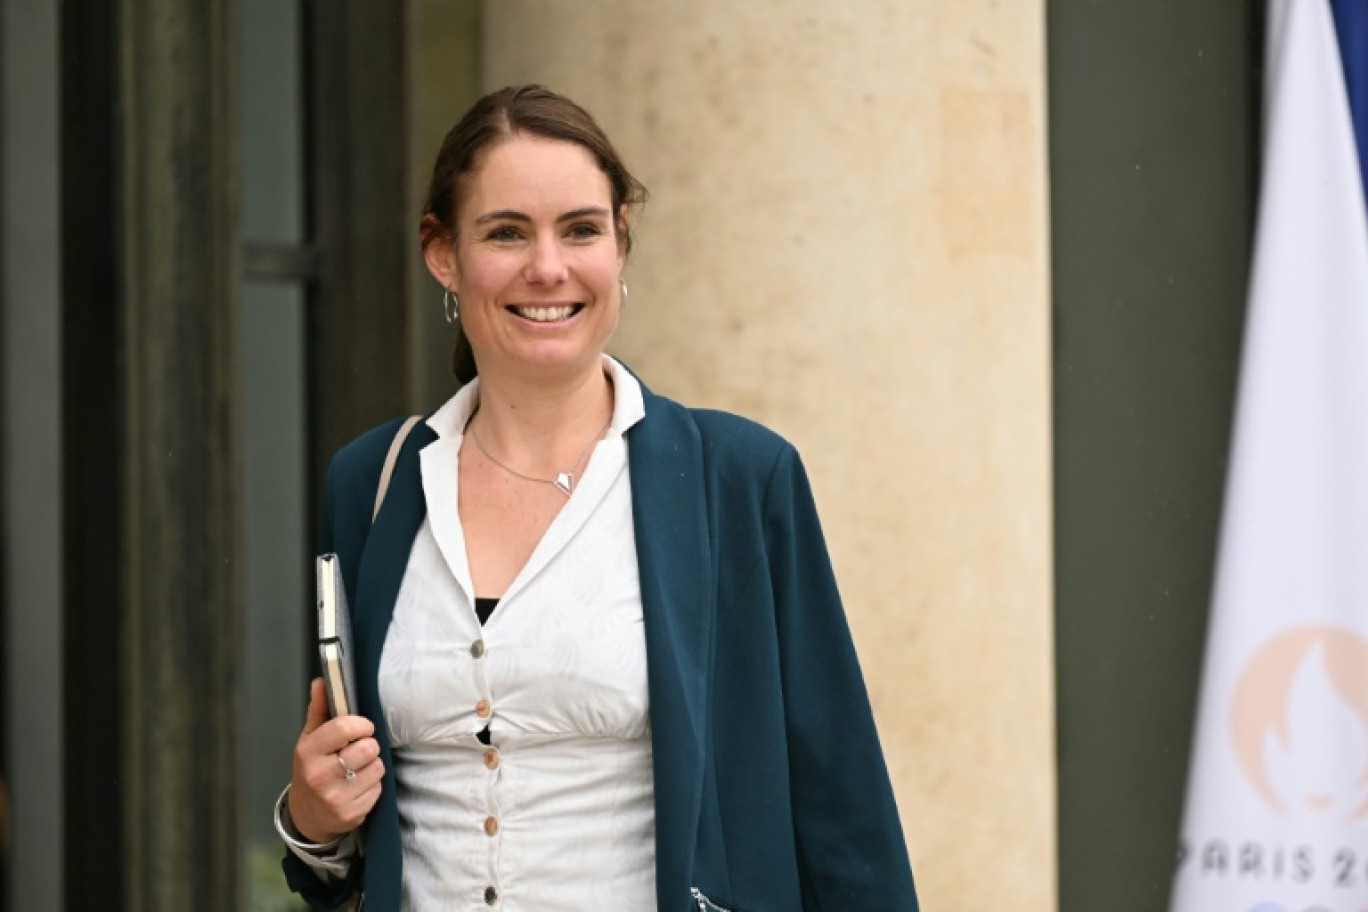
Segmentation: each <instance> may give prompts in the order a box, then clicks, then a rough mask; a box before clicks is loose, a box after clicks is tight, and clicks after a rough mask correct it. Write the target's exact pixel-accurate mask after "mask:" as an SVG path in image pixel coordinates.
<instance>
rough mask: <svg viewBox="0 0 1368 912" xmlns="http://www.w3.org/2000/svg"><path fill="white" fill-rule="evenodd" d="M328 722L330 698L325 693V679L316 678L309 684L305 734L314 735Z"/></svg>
mask: <svg viewBox="0 0 1368 912" xmlns="http://www.w3.org/2000/svg"><path fill="white" fill-rule="evenodd" d="M327 721H328V697H327V695H326V694H325V693H324V692H323V679H322V678H314V679H313V681H312V682H311V683H310V684H309V711H308V713H307V714H306V715H305V717H304V734H306V735H309V734H312V733H313V732H314V730H315V729H317V728H318V726H320V725H322V724H323V723H324V722H327Z"/></svg>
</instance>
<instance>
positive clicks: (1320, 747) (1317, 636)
mask: <svg viewBox="0 0 1368 912" xmlns="http://www.w3.org/2000/svg"><path fill="white" fill-rule="evenodd" d="M1317 658H1319V659H1320V661H1319V662H1316V661H1315V660H1316V659H1317ZM1311 716H1314V720H1313V719H1310V718H1307V717H1311ZM1327 720H1331V721H1330V722H1329V724H1327ZM1230 723H1231V736H1232V738H1233V741H1234V747H1235V755H1236V756H1237V757H1238V758H1239V763H1240V767H1241V768H1242V769H1243V770H1244V772H1245V775H1246V776H1248V777H1249V781H1250V783H1251V784H1252V785H1253V786H1254V789H1255V791H1257V792H1258V793H1259V795H1260V797H1262V798H1263V799H1264V801H1265V802H1266V803H1267V804H1268V805H1269V807H1271V808H1273V810H1275V811H1277V812H1278V813H1279V814H1282V815H1283V816H1292V815H1293V813H1294V812H1296V813H1301V812H1304V811H1311V812H1326V811H1329V810H1332V809H1333V808H1334V807H1336V806H1342V805H1343V803H1344V801H1345V800H1346V799H1347V800H1348V801H1349V808H1348V809H1349V812H1350V817H1351V818H1352V819H1353V820H1355V821H1357V820H1362V819H1364V818H1365V817H1368V640H1365V639H1363V638H1362V637H1360V636H1357V635H1356V634H1354V633H1352V632H1350V631H1348V630H1344V629H1341V628H1336V627H1324V626H1317V627H1299V628H1295V629H1292V630H1288V631H1285V632H1283V633H1281V634H1279V635H1277V636H1275V637H1274V638H1273V639H1271V640H1269V641H1268V642H1267V643H1266V644H1264V646H1263V647H1262V648H1261V649H1259V651H1258V652H1256V653H1255V654H1254V655H1253V657H1252V658H1250V660H1249V662H1248V663H1247V664H1246V665H1245V668H1244V671H1243V672H1242V673H1241V675H1240V678H1239V680H1238V682H1237V683H1236V686H1235V695H1234V699H1233V700H1232V704H1231V716H1230ZM1270 735H1271V736H1272V737H1271V738H1270ZM1274 770H1281V771H1283V773H1284V775H1282V776H1277V775H1274V774H1273V772H1274ZM1327 771H1330V774H1329V775H1326V773H1327ZM1335 771H1339V772H1340V773H1342V774H1343V775H1336V774H1335Z"/></svg>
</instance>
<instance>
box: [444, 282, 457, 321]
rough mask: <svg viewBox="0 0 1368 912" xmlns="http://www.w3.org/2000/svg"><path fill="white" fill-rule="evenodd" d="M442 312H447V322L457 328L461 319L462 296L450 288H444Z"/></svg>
mask: <svg viewBox="0 0 1368 912" xmlns="http://www.w3.org/2000/svg"><path fill="white" fill-rule="evenodd" d="M442 310H444V311H446V321H447V322H448V323H450V324H451V325H452V326H455V325H456V324H457V323H458V322H460V319H461V296H460V295H458V294H457V293H456V292H454V291H452V290H451V289H450V288H443V289H442Z"/></svg>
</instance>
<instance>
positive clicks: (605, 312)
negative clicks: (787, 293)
mask: <svg viewBox="0 0 1368 912" xmlns="http://www.w3.org/2000/svg"><path fill="white" fill-rule="evenodd" d="M643 198H644V190H643V188H642V187H641V185H640V184H639V183H637V181H636V180H635V179H634V178H633V177H632V176H631V175H630V174H629V173H628V172H627V170H626V168H625V167H624V166H623V164H622V162H621V160H620V159H619V158H618V155H617V153H616V152H615V151H614V150H613V148H612V146H611V144H610V143H609V142H608V140H607V138H606V137H605V136H604V135H603V133H602V131H601V130H600V129H599V127H598V126H597V124H595V123H594V121H593V120H592V119H591V118H590V117H589V115H588V114H587V113H585V112H584V111H583V110H582V109H580V108H579V107H578V106H576V105H575V104H574V103H573V102H571V101H569V100H568V99H565V98H563V97H560V96H558V95H556V94H554V93H552V92H549V91H547V90H546V89H543V88H540V87H537V86H524V87H518V88H509V89H504V90H502V91H499V92H495V93H493V94H491V95H489V96H486V97H485V98H484V99H482V100H481V101H480V102H478V103H477V104H476V105H475V107H474V108H472V109H471V111H470V112H469V113H468V114H467V115H466V116H465V117H464V118H463V119H462V120H461V122H460V123H459V124H457V125H456V127H455V128H454V129H453V130H452V131H451V133H450V134H449V135H448V136H447V138H446V140H445V141H444V143H443V145H442V148H441V151H440V153H439V155H438V159H437V165H436V168H435V170H434V174H433V180H432V186H431V191H430V193H429V200H428V206H427V211H426V214H425V215H424V217H423V222H422V240H423V250H424V257H425V259H426V262H427V266H428V269H429V270H430V271H431V273H432V275H433V276H434V277H435V278H436V279H437V281H438V282H439V283H440V284H441V285H442V287H443V288H444V289H445V290H446V304H447V307H448V318H449V319H451V320H452V321H453V322H455V323H456V325H457V327H458V338H457V344H456V352H455V356H454V359H453V361H454V367H455V370H456V374H457V377H458V379H459V380H460V381H461V382H462V384H463V386H462V387H461V389H460V391H459V392H458V393H457V394H456V396H455V397H453V398H452V399H451V400H450V401H449V402H447V403H446V404H445V405H444V406H442V407H441V408H440V409H438V410H437V412H435V413H434V414H433V415H432V416H430V417H429V418H428V419H427V420H426V421H425V422H423V423H421V424H418V425H417V426H416V427H415V428H414V430H413V431H412V433H411V434H410V435H409V436H408V437H407V439H406V440H404V441H403V443H402V445H401V448H400V449H399V450H398V456H397V459H396V461H395V463H394V468H393V474H392V476H391V478H392V480H391V481H390V482H389V484H388V487H387V488H386V489H385V492H384V494H383V498H384V499H383V505H382V506H381V508H380V510H379V512H378V514H376V515H375V518H374V522H373V524H372V507H373V505H374V503H375V500H376V495H377V491H378V490H379V489H380V480H379V479H380V476H381V473H382V464H383V463H384V462H385V460H386V454H387V453H388V452H389V451H390V449H391V447H392V445H393V443H394V441H395V440H396V434H397V432H398V429H399V426H400V422H398V421H396V422H392V423H390V424H387V425H384V426H382V427H380V428H377V429H375V430H373V431H371V432H370V433H368V434H366V435H364V436H362V437H361V438H359V439H358V440H356V441H355V442H353V443H352V444H350V445H349V446H347V447H345V448H344V449H343V450H341V451H340V452H339V453H338V454H337V456H336V457H335V458H334V461H333V465H332V468H331V470H330V472H329V477H328V485H327V515H326V516H325V523H324V542H323V547H324V549H326V550H333V551H336V552H337V553H338V554H339V555H340V558H341V560H342V564H343V568H344V577H345V579H346V582H347V591H348V592H349V593H351V595H352V598H351V605H352V613H353V633H354V637H355V643H356V652H357V677H358V686H359V703H360V707H361V710H362V715H360V716H346V717H342V718H338V719H333V720H330V721H329V720H327V711H326V707H325V703H324V699H323V694H322V688H321V686H320V684H319V682H317V681H315V682H314V685H313V688H312V691H311V696H310V707H309V714H308V719H307V721H306V723H305V727H304V732H303V734H302V735H301V736H300V740H299V743H298V746H297V747H296V750H295V757H294V773H293V776H292V778H291V782H290V786H289V788H288V789H287V790H286V792H285V794H284V795H282V796H281V802H280V803H279V804H278V805H277V823H278V826H279V827H280V828H281V832H282V835H284V836H285V837H286V840H287V842H288V843H289V844H290V854H288V855H287V856H286V859H285V870H286V875H287V878H288V879H289V881H290V884H291V886H292V887H293V888H294V889H295V890H297V891H298V892H300V893H301V894H303V895H304V896H305V897H306V898H307V899H308V900H309V902H310V903H311V904H312V905H314V906H315V907H316V908H336V907H339V906H341V905H343V904H344V903H345V902H346V901H347V900H348V898H349V897H353V896H354V895H356V894H357V893H358V892H359V893H360V894H361V895H362V896H363V897H364V898H363V899H362V902H363V905H364V908H365V909H366V910H399V909H421V910H428V909H449V908H487V907H498V908H505V909H508V910H512V912H523V910H528V912H531V910H535V912H555V910H588V909H594V910H601V909H615V910H624V912H628V910H630V912H641V910H646V909H660V910H664V912H684V910H686V909H687V910H708V909H729V910H735V912H762V910H776V912H777V910H796V909H807V910H816V909H823V910H843V912H845V910H893V909H897V910H915V909H916V908H917V901H916V897H915V892H914V889H913V884H912V875H911V871H910V869H909V867H908V863H907V854H906V849H905V847H904V844H903V837H902V833H901V829H900V826H899V821H898V814H897V810H896V808H895V806H894V802H893V794H892V790H891V788H890V785H889V781H888V775H887V772H886V770H885V767H884V762H883V758H882V756H881V753H880V749H879V744H878V737H877V733H876V731H875V728H874V722H873V717H872V714H871V712H870V708H869V702H868V699H867V697H866V694H865V690H864V685H863V683H862V680H861V677H860V672H859V668H858V665H857V663H856V658H855V653H854V650H853V647H852V645H851V640H850V635H849V631H848V629H847V627H846V622H845V618H844V615H843V613H842V610H841V604H840V598H839V595H838V593H837V590H836V585H835V581H834V579H833V577H832V573H831V568H830V562H829V560H828V557H827V554H826V550H825V545H824V543H823V539H822V535H821V531H820V528H819V526H818V521H817V516H816V513H815V509H814V506H813V502H812V496H811V493H810V491H809V488H808V484H807V480H806V477H805V475H804V473H803V469H802V466H801V464H800V462H799V459H798V456H797V454H796V453H795V451H794V450H793V449H792V447H790V446H789V445H788V444H787V443H785V442H784V441H783V440H781V439H780V438H778V437H777V436H776V435H774V434H772V433H771V432H769V431H767V430H765V429H763V428H761V427H759V426H757V425H755V424H753V423H750V422H748V421H745V420H744V419H741V418H737V417H735V416H731V415H726V414H722V413H718V412H706V411H691V410H688V409H685V408H683V407H681V406H679V405H677V404H675V403H673V402H670V401H669V400H666V399H664V398H661V397H659V396H655V395H653V394H652V393H651V392H650V391H649V390H647V389H646V388H645V387H644V386H643V385H641V384H640V383H639V382H638V381H637V380H636V378H635V377H633V376H632V374H630V373H629V372H628V371H627V370H626V369H625V368H624V367H622V365H620V364H618V363H617V362H615V361H613V360H612V359H611V358H608V357H607V356H606V355H605V354H604V347H605V346H606V345H607V343H608V340H609V339H610V338H611V336H612V334H613V330H614V328H615V327H616V326H617V321H618V318H619V315H620V312H621V309H622V307H623V305H624V302H625V298H626V294H627V288H626V285H625V283H623V281H622V278H621V275H622V267H623V265H624V263H625V261H626V258H627V255H628V252H629V251H630V249H631V234H630V224H629V215H630V214H631V212H632V211H633V209H634V207H635V206H637V205H638V204H639V203H640V202H641V201H642V200H643ZM363 822H364V824H365V826H364V827H362V826H361V824H362V823H363ZM363 834H364V839H363V838H362V836H363ZM363 842H364V845H363Z"/></svg>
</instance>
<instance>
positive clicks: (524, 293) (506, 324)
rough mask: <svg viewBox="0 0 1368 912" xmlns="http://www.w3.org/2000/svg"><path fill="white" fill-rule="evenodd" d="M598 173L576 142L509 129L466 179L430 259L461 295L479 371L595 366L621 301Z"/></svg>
mask: <svg viewBox="0 0 1368 912" xmlns="http://www.w3.org/2000/svg"><path fill="white" fill-rule="evenodd" d="M623 258H624V254H623V251H622V249H621V245H620V243H619V238H618V232H617V225H616V220H615V218H614V213H613V211H612V195H611V191H610V188H609V185H608V178H607V176H606V175H605V174H604V173H603V172H602V171H601V170H599V168H598V165H597V164H596V163H595V161H594V159H593V157H592V156H591V155H590V153H589V152H588V151H587V150H586V149H584V148H583V147H581V146H578V145H575V144H574V143H567V142H559V141H556V140H548V139H542V138H539V137H525V136H515V137H513V138H510V139H508V140H505V141H503V142H501V143H499V144H498V145H496V146H493V147H492V148H490V149H489V150H487V151H486V152H485V154H484V156H483V160H482V161H481V162H480V164H479V167H478V168H477V170H476V171H475V172H474V173H472V174H471V175H470V177H469V179H468V180H467V183H466V187H465V194H464V198H463V199H462V201H461V205H460V211H459V212H458V213H457V214H456V240H455V242H454V243H450V244H448V243H443V242H440V241H438V242H435V243H432V244H429V245H428V252H427V263H428V268H429V269H430V270H431V271H432V274H433V275H434V276H435V277H436V279H437V281H439V282H441V283H442V284H443V285H444V286H445V287H447V288H450V289H453V290H454V291H456V292H457V293H458V294H459V295H460V298H461V324H462V326H463V327H464V330H465V333H466V336H467V337H468V338H469V339H470V345H471V348H472V349H473V350H474V352H475V359H476V361H477V362H478V364H479V368H480V373H481V374H482V375H489V376H492V375H496V374H498V375H504V376H512V377H519V378H522V379H538V378H547V379H549V378H555V377H563V376H566V375H568V374H573V373H576V372H580V371H589V370H598V369H599V362H600V357H601V355H602V353H603V349H604V346H605V345H607V344H608V339H609V338H610V337H611V336H612V334H613V330H614V329H615V328H616V327H617V320H618V311H619V308H620V307H621V306H622V302H621V300H620V295H619V291H618V277H619V275H620V274H621V271H622V264H623Z"/></svg>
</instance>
